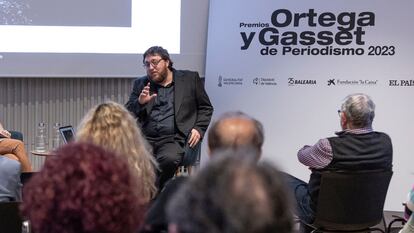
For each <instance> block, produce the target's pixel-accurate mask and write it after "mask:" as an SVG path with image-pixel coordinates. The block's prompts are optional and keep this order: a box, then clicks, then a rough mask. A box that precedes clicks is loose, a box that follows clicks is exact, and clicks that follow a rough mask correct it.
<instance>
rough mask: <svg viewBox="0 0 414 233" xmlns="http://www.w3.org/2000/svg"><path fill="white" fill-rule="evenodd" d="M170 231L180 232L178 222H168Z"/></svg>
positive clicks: (171, 232)
mask: <svg viewBox="0 0 414 233" xmlns="http://www.w3.org/2000/svg"><path fill="white" fill-rule="evenodd" d="M168 233H178V226H177V224H174V223H170V224H168Z"/></svg>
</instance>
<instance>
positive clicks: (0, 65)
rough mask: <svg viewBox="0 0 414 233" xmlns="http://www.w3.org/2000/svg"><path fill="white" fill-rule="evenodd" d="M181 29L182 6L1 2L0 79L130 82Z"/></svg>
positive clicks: (164, 1)
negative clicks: (145, 59)
mask: <svg viewBox="0 0 414 233" xmlns="http://www.w3.org/2000/svg"><path fill="white" fill-rule="evenodd" d="M180 27H181V0H0V77H15V76H18V77H28V76H30V77H62V76H64V77H134V76H137V75H138V74H139V72H141V73H142V71H141V70H139V69H138V68H137V65H138V64H137V63H138V61H139V60H140V58H139V55H140V54H142V53H144V52H145V50H146V49H148V48H149V47H151V46H154V45H160V46H163V47H164V48H167V49H168V51H169V52H170V53H171V54H179V53H180V36H181V31H180V29H181V28H180Z"/></svg>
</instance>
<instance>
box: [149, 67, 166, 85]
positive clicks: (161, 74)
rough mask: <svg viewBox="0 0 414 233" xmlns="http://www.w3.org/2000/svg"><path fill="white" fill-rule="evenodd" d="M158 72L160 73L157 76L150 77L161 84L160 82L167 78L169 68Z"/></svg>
mask: <svg viewBox="0 0 414 233" xmlns="http://www.w3.org/2000/svg"><path fill="white" fill-rule="evenodd" d="M157 73H158V75H157V76H155V77H152V76H151V75H150V78H151V80H152V81H153V82H155V83H158V84H160V83H162V82H164V80H165V79H167V75H168V70H167V69H164V70H163V71H159V72H157Z"/></svg>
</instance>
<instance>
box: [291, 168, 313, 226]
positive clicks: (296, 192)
mask: <svg viewBox="0 0 414 233" xmlns="http://www.w3.org/2000/svg"><path fill="white" fill-rule="evenodd" d="M284 177H285V182H286V184H287V186H288V187H289V188H290V190H291V193H292V194H293V196H294V198H295V200H296V215H297V216H298V218H300V219H301V220H302V221H305V222H306V223H312V222H313V220H314V219H315V212H314V211H313V210H312V208H311V197H310V194H309V189H308V183H306V182H305V181H303V180H300V179H298V178H296V177H294V176H292V175H289V174H287V173H284ZM302 232H303V231H302Z"/></svg>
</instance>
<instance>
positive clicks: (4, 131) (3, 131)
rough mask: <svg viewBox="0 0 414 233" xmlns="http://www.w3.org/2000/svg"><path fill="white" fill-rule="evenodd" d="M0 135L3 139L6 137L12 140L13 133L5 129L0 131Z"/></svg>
mask: <svg viewBox="0 0 414 233" xmlns="http://www.w3.org/2000/svg"><path fill="white" fill-rule="evenodd" d="M0 135H2V136H3V137H6V138H10V136H11V133H10V132H9V131H7V130H5V129H3V130H1V131H0Z"/></svg>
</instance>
